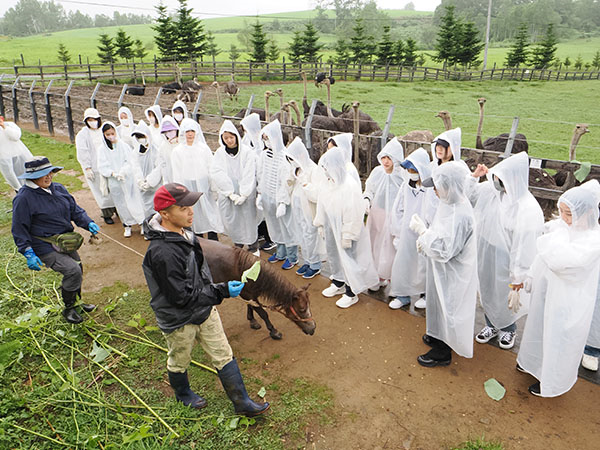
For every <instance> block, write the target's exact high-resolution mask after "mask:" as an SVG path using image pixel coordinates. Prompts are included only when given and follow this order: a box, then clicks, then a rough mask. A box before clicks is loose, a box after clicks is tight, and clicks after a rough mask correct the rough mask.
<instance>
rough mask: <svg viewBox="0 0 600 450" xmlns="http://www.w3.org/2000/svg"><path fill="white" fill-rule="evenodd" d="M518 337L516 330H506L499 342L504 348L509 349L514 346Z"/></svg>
mask: <svg viewBox="0 0 600 450" xmlns="http://www.w3.org/2000/svg"><path fill="white" fill-rule="evenodd" d="M516 339H517V332H516V331H504V332H503V333H502V334H501V335H500V339H499V341H498V344H499V345H500V348H503V349H504V350H508V349H509V348H513V347H514V346H515V340H516Z"/></svg>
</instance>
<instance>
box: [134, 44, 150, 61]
mask: <svg viewBox="0 0 600 450" xmlns="http://www.w3.org/2000/svg"><path fill="white" fill-rule="evenodd" d="M133 43H134V45H135V48H134V49H133V56H135V57H136V58H139V59H140V60H142V59H144V58H145V57H146V55H147V54H148V52H147V51H146V48H145V47H144V44H143V42H142V41H141V39H136V40H135V41H134V42H133Z"/></svg>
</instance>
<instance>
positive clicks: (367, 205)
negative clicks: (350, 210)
mask: <svg viewBox="0 0 600 450" xmlns="http://www.w3.org/2000/svg"><path fill="white" fill-rule="evenodd" d="M363 205H364V207H365V214H369V213H370V212H371V200H369V199H368V198H363Z"/></svg>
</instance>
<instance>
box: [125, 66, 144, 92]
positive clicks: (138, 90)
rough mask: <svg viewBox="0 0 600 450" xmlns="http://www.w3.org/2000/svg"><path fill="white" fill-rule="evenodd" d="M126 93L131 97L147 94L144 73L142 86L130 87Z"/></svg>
mask: <svg viewBox="0 0 600 450" xmlns="http://www.w3.org/2000/svg"><path fill="white" fill-rule="evenodd" d="M125 93H126V94H129V95H144V94H145V93H146V78H144V72H142V85H141V86H129V87H128V88H127V90H126V91H125Z"/></svg>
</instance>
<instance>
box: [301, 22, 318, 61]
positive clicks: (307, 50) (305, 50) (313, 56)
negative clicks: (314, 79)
mask: <svg viewBox="0 0 600 450" xmlns="http://www.w3.org/2000/svg"><path fill="white" fill-rule="evenodd" d="M322 48H323V45H322V44H319V32H318V31H317V29H316V28H315V27H314V25H313V24H312V23H310V22H309V23H307V24H305V25H304V34H303V35H302V58H303V60H304V61H309V62H314V61H316V60H317V59H319V55H318V53H319V52H320V51H321V49H322Z"/></svg>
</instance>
